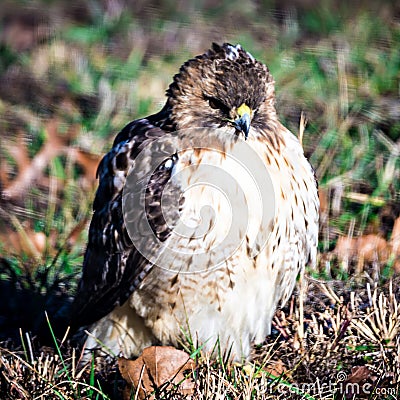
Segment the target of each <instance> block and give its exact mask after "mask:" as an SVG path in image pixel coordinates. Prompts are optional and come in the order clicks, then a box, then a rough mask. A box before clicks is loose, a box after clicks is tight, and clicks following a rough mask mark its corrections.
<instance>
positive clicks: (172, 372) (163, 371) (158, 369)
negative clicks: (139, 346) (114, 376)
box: [118, 346, 195, 399]
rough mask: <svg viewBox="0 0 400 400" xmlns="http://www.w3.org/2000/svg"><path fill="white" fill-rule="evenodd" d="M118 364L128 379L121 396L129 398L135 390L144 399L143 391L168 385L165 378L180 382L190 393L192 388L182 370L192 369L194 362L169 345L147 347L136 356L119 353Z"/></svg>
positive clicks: (192, 384) (167, 380) (184, 392)
mask: <svg viewBox="0 0 400 400" xmlns="http://www.w3.org/2000/svg"><path fill="white" fill-rule="evenodd" d="M118 367H119V370H120V372H121V375H122V377H123V378H124V379H125V380H126V382H127V383H128V387H127V389H126V390H125V392H124V399H130V398H131V394H132V393H136V392H137V391H138V394H139V398H141V399H144V398H145V396H146V394H149V393H153V392H154V390H155V389H156V388H160V387H161V386H163V385H165V384H166V385H168V382H171V383H172V384H175V385H176V384H178V383H181V382H182V383H181V384H180V385H179V391H180V393H182V394H186V395H190V394H192V393H193V391H194V383H193V381H192V380H190V379H188V378H186V376H185V371H187V370H191V371H192V370H193V369H194V368H195V362H194V361H193V360H192V359H191V358H190V357H189V355H188V354H187V353H185V352H184V351H182V350H177V349H175V348H174V347H171V346H151V347H147V348H146V349H144V350H143V353H142V354H141V356H140V357H139V358H137V359H136V360H128V359H126V358H122V357H121V358H119V359H118ZM151 398H152V399H153V398H155V397H154V396H152V397H151Z"/></svg>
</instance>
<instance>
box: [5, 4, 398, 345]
mask: <svg viewBox="0 0 400 400" xmlns="http://www.w3.org/2000/svg"><path fill="white" fill-rule="evenodd" d="M213 41H215V42H218V43H222V42H226V41H228V42H231V43H233V44H236V43H240V44H241V45H242V46H243V47H244V48H245V49H246V50H247V51H249V52H251V53H252V54H253V55H254V56H255V57H256V58H257V59H259V60H261V61H262V62H264V63H265V64H267V65H268V67H269V68H270V71H271V73H272V75H273V77H274V78H275V81H276V94H277V105H276V107H277V111H278V115H279V116H280V118H281V121H282V122H283V123H284V124H285V125H286V126H287V127H288V128H289V129H290V130H291V131H292V132H293V133H294V134H296V135H298V132H299V123H300V116H301V114H302V113H304V115H305V117H306V119H307V121H308V122H307V126H306V129H305V133H304V138H303V145H304V149H305V153H306V155H307V157H308V158H309V159H310V161H311V163H312V165H313V166H314V168H315V170H316V174H317V177H318V180H319V185H320V198H321V235H320V245H319V247H320V257H319V265H318V269H317V270H316V271H309V273H310V274H312V275H313V276H316V277H318V278H319V279H339V280H340V279H342V280H347V279H370V280H371V281H373V282H380V280H384V279H387V278H389V277H391V276H392V275H393V274H395V273H396V272H400V259H399V248H400V246H399V236H400V220H399V213H400V183H399V182H400V161H399V159H400V157H399V155H400V100H399V90H400V3H399V2H396V1H392V2H390V1H380V2H373V1H371V2H365V1H352V2H350V1H337V0H336V1H334V0H323V1H315V0H300V1H297V2H293V1H288V0H287V1H272V0H271V1H268V0H265V1H249V0H240V1H236V0H230V1H221V2H216V1H213V0H204V1H178V2H174V1H169V0H167V1H156V0H153V1H141V0H139V1H131V0H102V1H100V0H91V1H86V2H83V1H77V0H70V1H63V0H34V1H16V0H14V1H5V0H2V1H1V7H0V132H1V136H0V137H1V143H0V146H1V147H0V162H1V168H0V192H1V199H0V340H10V339H11V340H15V338H18V335H19V330H18V329H19V328H22V330H23V331H25V330H27V331H30V332H32V333H33V334H37V333H38V332H40V330H41V327H42V326H43V321H44V316H43V310H44V309H46V310H47V311H48V312H49V314H50V316H51V318H54V319H55V320H56V319H57V313H59V312H60V310H62V309H63V307H64V306H65V305H66V304H68V302H69V301H70V299H71V297H72V296H73V293H74V289H75V287H76V282H77V279H78V276H79V273H80V268H81V263H82V256H83V251H84V248H85V243H86V239H87V224H88V220H89V218H90V215H91V204H92V200H93V196H94V191H95V188H96V184H97V183H96V168H97V165H98V163H99V161H100V159H101V157H102V155H103V154H104V153H105V152H106V151H108V150H109V149H110V146H111V143H112V141H113V139H114V137H115V135H116V134H117V133H118V131H119V130H120V129H121V128H123V127H124V125H125V124H126V123H128V122H129V121H131V120H132V119H136V118H139V117H142V116H146V115H148V114H150V113H153V112H156V111H158V110H159V109H160V108H161V107H162V105H163V103H164V101H165V95H164V93H165V90H166V89H167V87H168V85H169V83H170V82H171V80H172V76H173V75H174V74H175V73H177V72H178V69H179V67H180V65H181V64H182V63H183V62H184V61H186V60H187V59H189V58H191V57H194V56H196V55H198V54H201V53H203V52H204V51H205V50H207V49H208V48H209V47H210V45H211V43H212V42H213Z"/></svg>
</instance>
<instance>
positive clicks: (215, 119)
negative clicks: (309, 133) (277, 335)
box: [73, 44, 319, 359]
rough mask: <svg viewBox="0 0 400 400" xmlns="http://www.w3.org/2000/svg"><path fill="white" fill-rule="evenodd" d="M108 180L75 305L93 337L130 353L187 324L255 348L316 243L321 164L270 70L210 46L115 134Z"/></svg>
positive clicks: (77, 320) (235, 349) (235, 49)
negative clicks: (160, 104) (278, 104)
mask: <svg viewBox="0 0 400 400" xmlns="http://www.w3.org/2000/svg"><path fill="white" fill-rule="evenodd" d="M98 177H99V188H98V190H97V194H96V198H95V201H94V205H93V208H94V214H93V218H92V221H91V225H90V230H89V243H88V246H87V250H86V254H85V258H84V264H83V274H82V279H81V281H80V284H79V288H78V293H77V295H76V298H75V302H74V306H73V310H74V312H73V324H74V325H75V326H82V325H85V326H90V328H89V331H90V332H91V336H90V337H89V338H88V340H87V343H86V345H87V348H89V349H91V348H99V347H100V345H99V343H102V344H103V345H104V348H103V350H104V351H105V352H112V353H114V354H119V353H121V352H122V353H123V354H124V355H125V356H126V357H132V356H137V355H138V354H140V353H141V351H142V350H143V349H144V348H145V347H147V346H150V345H152V344H164V345H167V344H172V345H175V346H178V345H179V341H180V340H181V338H182V337H183V335H184V334H190V335H191V336H192V338H193V340H194V341H197V340H198V341H199V342H200V343H201V344H203V345H204V347H203V349H204V350H205V351H211V350H212V349H213V347H214V345H215V343H216V341H217V339H219V341H220V345H221V348H223V349H231V355H232V356H233V357H235V358H236V359H241V358H243V357H244V358H246V357H248V356H249V354H250V349H251V343H252V342H262V341H263V340H264V339H265V337H266V335H268V334H269V333H270V330H271V320H272V318H273V315H274V311H275V308H276V306H277V304H278V303H279V302H281V303H284V302H285V301H286V300H287V299H288V298H289V296H290V294H291V292H292V290H293V287H294V285H295V282H296V277H297V276H298V274H299V273H300V272H301V271H302V270H303V268H304V267H305V265H306V264H307V263H309V264H310V265H314V264H315V260H316V251H317V236H318V209H319V203H318V196H317V186H316V181H315V177H314V173H313V169H312V168H311V166H310V164H309V163H308V161H307V160H306V158H305V157H304V154H303V149H302V146H301V145H300V143H299V141H298V140H297V138H296V137H295V136H294V135H293V134H292V133H291V132H289V131H288V130H287V129H286V128H285V127H284V126H283V125H281V123H280V122H279V121H278V118H277V115H276V111H275V94H274V81H273V78H272V76H271V74H270V73H269V70H268V68H267V67H266V66H265V65H263V64H262V63H261V62H259V61H257V60H255V59H254V57H253V56H252V55H251V54H249V53H248V52H246V51H245V50H243V49H242V47H241V46H240V45H237V46H233V45H230V44H224V45H222V46H219V45H216V44H213V46H212V49H210V50H208V51H207V52H206V53H204V54H203V55H200V56H198V57H196V58H194V59H191V60H189V61H187V62H186V63H185V64H183V66H182V67H181V68H180V71H179V73H178V74H177V75H175V77H174V79H173V82H172V84H171V85H170V87H169V89H168V91H167V101H166V104H165V106H164V108H163V109H162V110H161V111H160V112H159V113H157V114H154V115H151V116H149V117H147V118H142V119H138V120H135V121H133V122H131V123H129V124H128V125H127V126H126V127H125V128H124V129H123V130H122V131H121V132H120V133H119V134H118V135H117V137H116V139H115V141H114V144H113V147H112V149H111V151H110V152H109V153H108V154H107V155H106V156H105V157H104V158H103V160H102V161H101V163H100V166H99V169H98Z"/></svg>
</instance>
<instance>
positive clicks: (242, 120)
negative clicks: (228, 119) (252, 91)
mask: <svg viewBox="0 0 400 400" xmlns="http://www.w3.org/2000/svg"><path fill="white" fill-rule="evenodd" d="M236 114H237V116H238V118H236V119H235V121H234V123H235V128H236V129H237V130H238V131H241V132H243V134H244V138H245V139H247V137H248V135H249V130H250V122H251V110H250V107H249V106H247V105H246V104H244V103H243V104H242V105H241V106H240V107H238V108H237V110H236Z"/></svg>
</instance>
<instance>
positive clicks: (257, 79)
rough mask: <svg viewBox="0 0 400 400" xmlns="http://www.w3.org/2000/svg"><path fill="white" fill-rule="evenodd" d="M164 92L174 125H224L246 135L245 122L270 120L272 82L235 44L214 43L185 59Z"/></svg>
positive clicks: (262, 67)
mask: <svg viewBox="0 0 400 400" xmlns="http://www.w3.org/2000/svg"><path fill="white" fill-rule="evenodd" d="M167 95H168V97H169V98H168V102H167V105H168V106H169V108H170V110H171V115H170V117H171V119H172V120H173V122H174V124H175V126H176V128H177V129H184V128H188V127H190V128H194V127H208V128H210V127H213V128H221V127H228V128H229V127H230V128H231V129H232V133H234V132H242V133H243V134H244V136H245V137H246V138H247V135H248V133H249V129H250V126H252V127H256V128H258V127H259V128H265V127H266V126H268V125H269V124H271V122H274V121H275V120H276V112H275V107H274V99H275V97H274V80H273V78H272V76H271V75H270V73H269V70H268V68H267V67H266V66H265V65H264V64H262V63H260V62H259V61H257V60H255V59H254V57H253V56H252V55H251V54H249V53H247V52H246V51H245V50H243V49H242V47H241V46H240V45H237V46H233V45H231V44H228V43H225V44H223V45H222V46H219V45H217V44H215V43H214V44H213V46H212V49H210V50H208V51H207V52H206V53H204V54H202V55H200V56H197V57H196V58H194V59H192V60H189V61H187V62H186V63H185V64H183V65H182V67H181V68H180V71H179V73H178V74H177V75H175V77H174V81H173V82H172V84H171V85H170V87H169V89H168V91H167ZM257 131H260V130H257Z"/></svg>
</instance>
